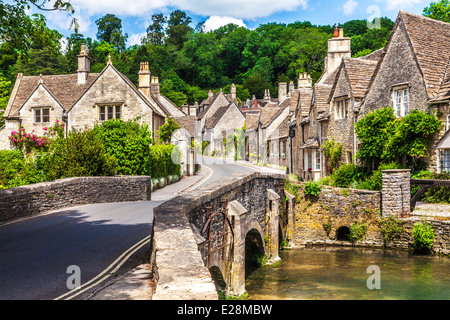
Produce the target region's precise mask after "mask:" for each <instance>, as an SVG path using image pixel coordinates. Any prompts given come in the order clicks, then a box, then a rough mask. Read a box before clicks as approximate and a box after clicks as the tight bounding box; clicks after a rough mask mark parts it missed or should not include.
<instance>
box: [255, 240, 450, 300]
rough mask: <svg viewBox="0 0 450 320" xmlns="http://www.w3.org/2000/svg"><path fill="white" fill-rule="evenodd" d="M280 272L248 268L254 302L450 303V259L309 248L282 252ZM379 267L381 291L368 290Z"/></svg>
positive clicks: (388, 252)
mask: <svg viewBox="0 0 450 320" xmlns="http://www.w3.org/2000/svg"><path fill="white" fill-rule="evenodd" d="M280 257H281V259H283V263H282V264H281V266H280V267H278V268H268V267H265V268H259V269H253V270H247V279H246V290H247V292H248V293H249V299H251V300H280V299H286V300H288V299H295V300H301V299H307V300H316V299H320V300H350V299H352V300H354V299H370V300H378V299H386V300H393V299H402V300H420V299H426V300H432V299H441V300H442V299H443V300H450V258H449V257H441V256H433V255H427V256H423V255H421V256H419V255H412V254H409V253H407V252H403V251H392V250H381V249H374V250H371V249H361V248H330V247H327V248H305V249H289V250H283V251H281V252H280ZM371 265H376V266H378V267H379V268H380V269H379V270H380V284H381V289H379V290H378V289H372V290H369V289H368V288H367V279H368V278H369V277H370V276H371V275H372V274H373V273H372V272H371V273H367V268H368V267H369V266H371Z"/></svg>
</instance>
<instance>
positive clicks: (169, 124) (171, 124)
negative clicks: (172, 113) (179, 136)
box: [158, 117, 180, 144]
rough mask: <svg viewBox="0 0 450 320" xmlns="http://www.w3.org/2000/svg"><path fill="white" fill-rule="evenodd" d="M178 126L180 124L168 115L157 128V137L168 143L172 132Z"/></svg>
mask: <svg viewBox="0 0 450 320" xmlns="http://www.w3.org/2000/svg"><path fill="white" fill-rule="evenodd" d="M179 128H180V125H179V124H178V123H176V122H175V121H174V120H173V119H172V117H168V118H167V119H166V122H165V123H164V124H163V125H162V126H161V127H160V128H159V132H158V135H159V139H160V140H161V142H162V143H164V144H169V143H170V139H171V138H172V134H173V133H174V132H175V131H176V130H177V129H179Z"/></svg>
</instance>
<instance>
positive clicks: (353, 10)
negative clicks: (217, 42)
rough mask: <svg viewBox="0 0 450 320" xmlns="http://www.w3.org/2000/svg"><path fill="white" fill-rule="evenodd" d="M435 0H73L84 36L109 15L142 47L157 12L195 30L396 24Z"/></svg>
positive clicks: (63, 26) (64, 21)
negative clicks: (180, 16) (382, 20)
mask: <svg viewBox="0 0 450 320" xmlns="http://www.w3.org/2000/svg"><path fill="white" fill-rule="evenodd" d="M430 2H431V0H342V1H333V0H316V1H314V0H281V1H280V0H278V1H277V0H94V1H93V0H71V3H72V5H73V7H74V8H75V11H76V13H75V17H76V18H78V20H79V23H80V32H81V33H82V34H84V35H85V36H86V37H91V38H95V34H96V32H97V26H96V25H95V21H96V20H97V19H98V18H100V17H102V16H103V15H105V14H107V13H112V14H115V15H117V16H118V17H119V18H121V19H122V24H123V30H124V32H126V33H128V36H129V38H128V44H129V45H131V44H135V43H139V40H140V37H141V36H142V35H143V34H144V33H145V30H146V28H147V27H148V25H149V24H150V22H151V16H152V14H154V13H159V12H162V13H165V14H166V15H169V14H170V12H171V11H173V10H175V9H180V10H183V11H186V13H187V14H188V15H189V16H190V17H191V18H192V20H193V23H192V26H193V27H195V25H196V24H197V23H198V22H199V21H206V26H207V29H215V28H217V27H220V26H221V25H224V24H227V23H229V22H233V23H236V24H239V25H243V26H246V27H247V28H250V29H253V28H256V27H258V26H259V25H260V24H263V23H268V22H280V23H290V22H295V21H311V22H312V23H313V24H317V25H333V24H335V23H344V22H346V21H348V20H353V19H371V18H373V17H375V16H381V17H388V18H390V19H392V20H395V18H396V17H397V13H398V11H399V10H405V11H408V12H412V13H416V14H421V13H422V10H423V8H424V7H427V6H428V5H429V3H430ZM45 15H46V16H47V20H48V25H49V27H51V28H53V29H56V30H58V31H59V32H61V33H62V34H63V35H65V36H68V35H69V34H70V33H71V30H68V25H69V21H70V20H71V18H70V17H69V16H68V15H67V14H65V13H62V12H50V13H45Z"/></svg>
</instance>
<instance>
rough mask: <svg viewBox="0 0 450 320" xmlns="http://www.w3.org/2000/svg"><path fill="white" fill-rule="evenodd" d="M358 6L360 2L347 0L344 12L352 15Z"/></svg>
mask: <svg viewBox="0 0 450 320" xmlns="http://www.w3.org/2000/svg"><path fill="white" fill-rule="evenodd" d="M357 6H358V2H356V1H353V0H347V2H346V3H345V4H344V7H343V9H344V14H345V15H346V16H350V15H352V14H353V12H355V9H356V7H357Z"/></svg>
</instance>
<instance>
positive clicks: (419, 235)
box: [412, 221, 435, 251]
mask: <svg viewBox="0 0 450 320" xmlns="http://www.w3.org/2000/svg"><path fill="white" fill-rule="evenodd" d="M434 237H435V236H434V230H433V227H432V226H431V225H430V224H429V223H428V222H426V221H423V222H416V223H415V224H414V228H413V233H412V238H413V246H414V249H416V250H417V251H424V250H429V249H430V248H431V246H432V245H433V240H434Z"/></svg>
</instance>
